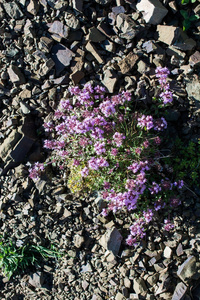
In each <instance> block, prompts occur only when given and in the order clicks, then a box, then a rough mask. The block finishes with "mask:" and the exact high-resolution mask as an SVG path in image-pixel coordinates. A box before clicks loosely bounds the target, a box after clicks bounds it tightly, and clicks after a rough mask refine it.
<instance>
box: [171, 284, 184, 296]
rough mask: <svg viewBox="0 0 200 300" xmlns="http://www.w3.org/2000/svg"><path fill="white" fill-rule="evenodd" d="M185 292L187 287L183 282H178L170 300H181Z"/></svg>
mask: <svg viewBox="0 0 200 300" xmlns="http://www.w3.org/2000/svg"><path fill="white" fill-rule="evenodd" d="M186 292H187V286H186V285H185V284H184V283H183V282H179V283H178V284H177V286H176V289H175V291H174V293H173V296H172V300H182V299H183V297H184V296H185V294H186Z"/></svg>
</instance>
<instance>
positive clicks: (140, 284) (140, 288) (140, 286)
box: [133, 278, 147, 295]
mask: <svg viewBox="0 0 200 300" xmlns="http://www.w3.org/2000/svg"><path fill="white" fill-rule="evenodd" d="M133 289H134V291H135V292H136V294H137V295H140V294H143V293H144V292H146V291H147V287H146V284H145V282H144V280H143V279H142V278H134V280H133Z"/></svg>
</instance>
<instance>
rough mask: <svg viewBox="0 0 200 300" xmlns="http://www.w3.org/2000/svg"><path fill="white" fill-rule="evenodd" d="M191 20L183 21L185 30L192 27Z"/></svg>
mask: <svg viewBox="0 0 200 300" xmlns="http://www.w3.org/2000/svg"><path fill="white" fill-rule="evenodd" d="M190 25H191V22H190V21H189V20H184V21H183V31H186V30H188V29H189V28H190Z"/></svg>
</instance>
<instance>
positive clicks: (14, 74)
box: [7, 65, 26, 84]
mask: <svg viewBox="0 0 200 300" xmlns="http://www.w3.org/2000/svg"><path fill="white" fill-rule="evenodd" d="M7 71H8V75H9V78H10V81H11V82H13V83H15V84H23V83H25V82H26V80H25V77H24V75H23V74H22V72H21V71H20V69H19V68H18V67H17V66H14V65H11V66H10V67H9V68H8V69H7Z"/></svg>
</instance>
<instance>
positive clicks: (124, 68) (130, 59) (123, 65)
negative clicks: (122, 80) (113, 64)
mask: <svg viewBox="0 0 200 300" xmlns="http://www.w3.org/2000/svg"><path fill="white" fill-rule="evenodd" d="M137 60H138V55H136V54H134V53H133V52H130V53H129V54H128V55H127V56H126V57H125V58H124V59H122V60H121V61H120V62H119V63H118V66H119V68H120V71H121V72H122V74H126V73H128V72H130V71H131V70H132V69H133V67H134V65H135V63H136V62H137Z"/></svg>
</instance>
